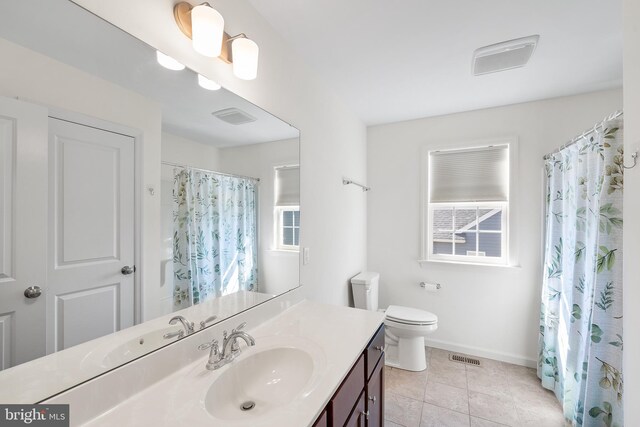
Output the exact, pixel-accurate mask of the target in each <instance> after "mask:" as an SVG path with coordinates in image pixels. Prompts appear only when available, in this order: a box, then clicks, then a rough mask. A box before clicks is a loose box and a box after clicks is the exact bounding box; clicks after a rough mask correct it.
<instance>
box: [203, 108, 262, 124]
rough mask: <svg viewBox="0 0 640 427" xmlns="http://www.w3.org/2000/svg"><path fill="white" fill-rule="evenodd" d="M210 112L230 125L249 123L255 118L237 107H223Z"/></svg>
mask: <svg viewBox="0 0 640 427" xmlns="http://www.w3.org/2000/svg"><path fill="white" fill-rule="evenodd" d="M211 114H213V115H214V116H215V117H217V118H219V119H220V120H222V121H223V122H227V123H229V124H232V125H243V124H245V123H251V122H255V121H256V120H257V119H256V118H255V117H253V116H252V115H250V114H248V113H245V112H244V111H242V110H239V109H237V108H225V109H224V110H218V111H214V112H213V113H211Z"/></svg>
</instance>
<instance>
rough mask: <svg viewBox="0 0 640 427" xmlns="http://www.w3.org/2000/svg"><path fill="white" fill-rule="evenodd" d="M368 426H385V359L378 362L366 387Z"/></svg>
mask: <svg viewBox="0 0 640 427" xmlns="http://www.w3.org/2000/svg"><path fill="white" fill-rule="evenodd" d="M366 397H367V399H366V413H367V414H368V415H367V426H369V427H383V426H384V358H382V360H380V361H379V362H378V365H377V366H376V368H375V370H374V371H373V374H371V378H369V381H368V382H367V386H366Z"/></svg>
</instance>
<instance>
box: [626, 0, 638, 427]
mask: <svg viewBox="0 0 640 427" xmlns="http://www.w3.org/2000/svg"><path fill="white" fill-rule="evenodd" d="M624 113H625V114H624V115H625V120H624V127H625V128H624V139H625V144H624V145H625V153H626V158H627V163H629V162H630V160H631V158H630V155H631V153H633V152H634V151H636V150H638V149H640V3H639V2H638V1H637V0H625V2H624ZM624 187H625V188H624V248H623V262H624V280H623V283H624V369H623V372H624V424H625V425H626V426H637V425H640V406H639V405H638V402H640V365H638V360H640V334H639V333H638V325H640V310H639V309H638V308H639V307H640V280H639V279H638V278H639V277H640V262H638V260H639V258H640V221H638V219H639V218H640V166H638V167H636V168H635V169H632V170H627V171H626V172H625V176H624Z"/></svg>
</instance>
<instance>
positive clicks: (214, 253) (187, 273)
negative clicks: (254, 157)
mask: <svg viewBox="0 0 640 427" xmlns="http://www.w3.org/2000/svg"><path fill="white" fill-rule="evenodd" d="M256 191H257V189H256V183H255V182H254V181H252V180H250V179H246V178H237V177H231V176H225V175H219V174H215V173H209V172H203V171H196V170H185V169H176V171H175V177H174V188H173V206H174V207H173V230H174V234H173V267H174V297H173V301H174V309H176V310H178V309H181V308H185V307H189V306H191V305H193V304H199V303H201V302H204V301H206V300H207V299H209V298H213V297H218V296H223V295H228V294H231V293H234V292H237V291H240V290H247V291H257V288H258V283H257V281H258V255H257V248H258V243H257V235H256V228H257V227H256V222H257V212H256V209H257V205H256V198H257V196H256Z"/></svg>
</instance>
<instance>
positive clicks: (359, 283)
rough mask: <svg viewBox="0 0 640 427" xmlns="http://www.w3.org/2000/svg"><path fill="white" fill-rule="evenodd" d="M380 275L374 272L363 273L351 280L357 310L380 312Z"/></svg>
mask: <svg viewBox="0 0 640 427" xmlns="http://www.w3.org/2000/svg"><path fill="white" fill-rule="evenodd" d="M379 279H380V274H378V273H375V272H373V271H363V272H362V273H360V274H358V275H357V276H354V277H353V278H352V279H351V289H352V290H353V302H354V304H355V306H356V308H362V309H365V310H373V311H377V310H378V280H379Z"/></svg>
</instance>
